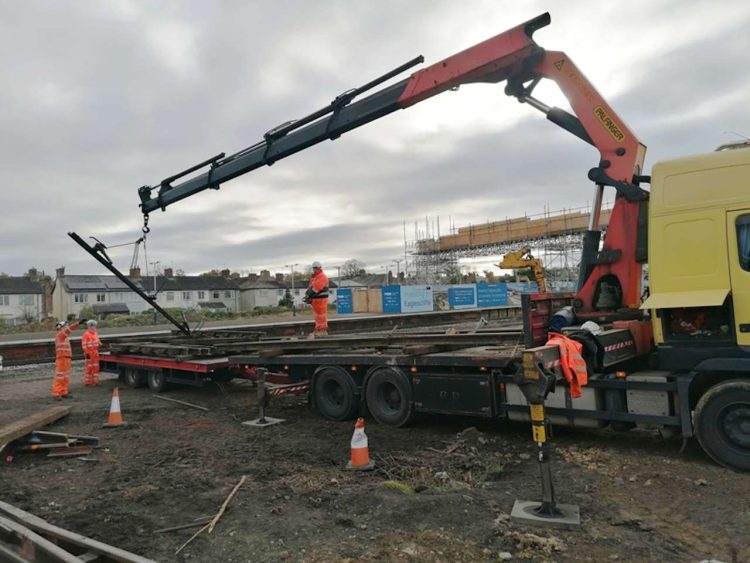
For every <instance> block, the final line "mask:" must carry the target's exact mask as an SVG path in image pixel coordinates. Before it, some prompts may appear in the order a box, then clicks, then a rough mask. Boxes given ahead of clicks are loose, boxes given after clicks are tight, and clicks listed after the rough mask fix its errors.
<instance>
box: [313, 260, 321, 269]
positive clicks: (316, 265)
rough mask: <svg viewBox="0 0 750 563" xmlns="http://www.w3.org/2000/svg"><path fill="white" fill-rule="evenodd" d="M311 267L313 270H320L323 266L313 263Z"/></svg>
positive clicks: (316, 262)
mask: <svg viewBox="0 0 750 563" xmlns="http://www.w3.org/2000/svg"><path fill="white" fill-rule="evenodd" d="M312 267H313V268H322V267H323V266H321V265H320V262H318V261H315V262H313V263H312Z"/></svg>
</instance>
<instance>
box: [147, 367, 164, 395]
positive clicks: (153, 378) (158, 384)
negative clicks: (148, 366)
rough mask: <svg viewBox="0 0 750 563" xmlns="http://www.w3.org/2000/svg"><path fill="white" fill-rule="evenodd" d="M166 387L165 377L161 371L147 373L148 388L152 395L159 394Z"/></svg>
mask: <svg viewBox="0 0 750 563" xmlns="http://www.w3.org/2000/svg"><path fill="white" fill-rule="evenodd" d="M167 387H168V384H167V376H166V375H165V374H164V371H163V370H160V369H159V370H150V371H149V372H148V388H149V389H151V391H153V392H154V393H161V392H162V391H165V390H166V389H167Z"/></svg>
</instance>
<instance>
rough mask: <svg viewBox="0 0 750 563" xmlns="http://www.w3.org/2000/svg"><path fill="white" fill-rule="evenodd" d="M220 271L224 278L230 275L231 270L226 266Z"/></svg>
mask: <svg viewBox="0 0 750 563" xmlns="http://www.w3.org/2000/svg"><path fill="white" fill-rule="evenodd" d="M219 273H220V274H221V277H222V278H228V277H229V274H230V272H229V268H225V269H224V270H222V271H221V272H219Z"/></svg>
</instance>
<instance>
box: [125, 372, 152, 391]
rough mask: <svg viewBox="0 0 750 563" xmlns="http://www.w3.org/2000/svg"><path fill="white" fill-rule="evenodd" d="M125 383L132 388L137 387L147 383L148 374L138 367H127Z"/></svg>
mask: <svg viewBox="0 0 750 563" xmlns="http://www.w3.org/2000/svg"><path fill="white" fill-rule="evenodd" d="M124 379H125V384H126V385H127V386H128V387H130V388H131V389H137V388H138V387H143V386H144V385H146V379H147V377H146V374H145V373H144V372H143V371H142V370H140V369H136V368H125V373H124Z"/></svg>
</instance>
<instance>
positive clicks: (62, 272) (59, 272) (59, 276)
mask: <svg viewBox="0 0 750 563" xmlns="http://www.w3.org/2000/svg"><path fill="white" fill-rule="evenodd" d="M55 277H56V278H57V279H62V278H64V277H65V266H60V267H59V268H57V269H56V270H55Z"/></svg>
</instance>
